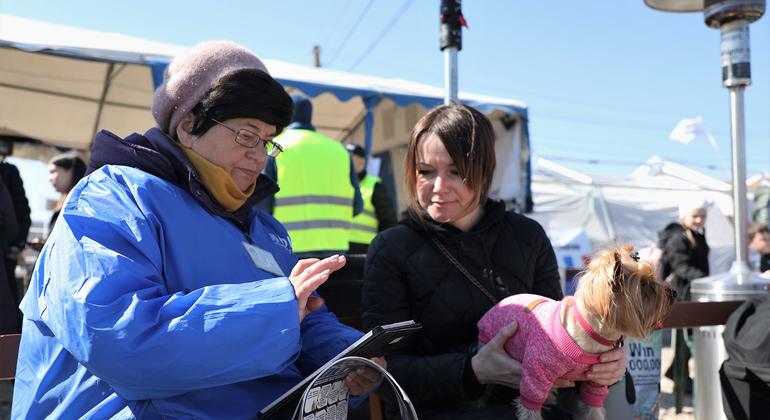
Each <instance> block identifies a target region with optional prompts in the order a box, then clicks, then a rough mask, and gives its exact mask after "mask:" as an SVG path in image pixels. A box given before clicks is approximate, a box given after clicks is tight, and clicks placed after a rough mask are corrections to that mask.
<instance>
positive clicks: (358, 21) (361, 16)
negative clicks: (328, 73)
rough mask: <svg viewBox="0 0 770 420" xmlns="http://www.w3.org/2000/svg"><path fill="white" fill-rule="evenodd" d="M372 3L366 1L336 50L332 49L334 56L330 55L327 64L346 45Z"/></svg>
mask: <svg viewBox="0 0 770 420" xmlns="http://www.w3.org/2000/svg"><path fill="white" fill-rule="evenodd" d="M372 3H374V0H369V3H366V7H364V10H362V11H361V13H360V14H359V15H358V19H356V22H355V23H354V24H353V27H351V28H350V30H349V31H348V34H347V35H345V38H343V39H342V45H340V46H339V48H337V51H334V56H332V58H331V60H329V64H328V65H331V64H332V63H333V62H334V60H336V59H337V56H338V55H339V54H340V51H342V50H343V49H344V48H345V46H346V45H348V41H349V40H350V38H352V37H353V33H354V32H355V31H356V29H357V28H358V25H359V24H360V23H361V21H362V20H364V16H365V15H366V12H368V11H369V8H370V7H372Z"/></svg>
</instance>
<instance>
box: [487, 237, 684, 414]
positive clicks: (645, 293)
mask: <svg viewBox="0 0 770 420" xmlns="http://www.w3.org/2000/svg"><path fill="white" fill-rule="evenodd" d="M632 250H633V247H631V246H630V245H625V246H618V247H614V248H610V249H605V250H602V251H600V252H598V254H597V255H596V256H595V257H594V258H592V260H591V262H590V264H589V265H588V267H587V268H586V269H585V270H584V271H583V273H582V275H581V278H580V282H579V284H578V287H577V291H576V292H575V296H574V297H566V298H564V299H563V300H561V301H554V300H552V299H549V298H546V297H542V296H538V295H531V294H520V295H514V296H510V297H508V298H506V299H504V300H502V301H501V302H500V303H498V304H497V305H495V306H494V307H493V308H492V309H490V310H489V311H488V312H487V313H486V314H485V315H484V316H483V317H482V318H481V320H480V321H479V323H478V327H479V341H480V344H481V345H483V344H485V343H487V342H489V340H491V339H492V338H493V337H494V336H495V335H496V334H497V333H498V332H499V331H500V330H501V329H502V328H503V327H505V326H506V325H508V324H510V323H511V322H512V321H514V320H515V321H518V325H519V330H518V332H517V333H516V335H514V336H513V337H512V338H511V339H510V340H508V341H507V342H506V343H505V351H506V353H508V355H510V356H511V357H512V358H514V359H516V360H520V361H521V365H522V378H521V384H520V386H519V391H520V392H519V395H520V397H519V399H518V400H517V418H518V419H532V420H537V419H541V418H542V417H541V415H540V409H541V407H542V406H543V403H544V402H545V400H546V398H547V397H548V393H549V390H550V389H551V388H552V387H553V386H554V383H555V381H556V380H557V379H558V378H564V379H568V380H577V381H581V380H584V379H585V374H586V372H587V371H588V369H589V368H590V367H591V365H593V364H596V363H599V355H600V354H601V353H603V352H606V351H608V350H612V349H614V348H617V347H620V346H622V343H623V337H635V338H644V337H646V336H648V335H650V334H651V333H652V332H653V330H654V329H655V328H656V327H660V325H661V322H662V320H663V319H664V318H665V317H666V316H667V315H668V313H669V310H670V309H671V305H672V303H673V302H674V298H675V296H676V293H675V292H674V291H673V290H672V289H671V288H670V287H669V286H668V285H667V284H666V283H664V282H661V281H660V280H659V279H657V278H656V276H655V270H654V269H653V267H652V266H651V265H650V264H649V263H647V262H646V261H639V257H638V254H637V253H636V252H631V251H632ZM607 393H608V390H607V387H606V386H602V385H599V384H596V383H593V382H590V381H585V382H581V383H580V399H581V409H582V410H581V416H580V417H582V418H585V419H599V420H601V419H604V414H605V413H604V409H603V408H602V405H603V402H604V398H605V397H606V396H607Z"/></svg>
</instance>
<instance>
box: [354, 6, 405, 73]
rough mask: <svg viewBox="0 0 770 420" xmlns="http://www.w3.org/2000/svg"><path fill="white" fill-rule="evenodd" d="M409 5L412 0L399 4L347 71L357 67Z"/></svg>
mask: <svg viewBox="0 0 770 420" xmlns="http://www.w3.org/2000/svg"><path fill="white" fill-rule="evenodd" d="M411 5H412V0H406V1H405V2H404V4H402V5H401V8H400V9H398V11H396V14H394V15H393V17H392V18H391V19H390V22H388V24H387V25H386V26H385V29H383V31H382V32H380V34H379V35H377V38H375V39H374V41H373V42H372V43H371V44H369V47H368V48H367V49H366V51H364V53H363V54H361V56H360V57H358V60H356V62H355V63H353V65H352V66H350V67H349V68H348V71H352V70H353V69H355V68H356V67H358V65H359V64H360V63H361V61H363V60H364V58H366V56H367V55H369V53H370V52H372V50H373V49H374V47H376V46H377V44H379V43H380V41H382V38H384V37H385V35H386V34H387V33H388V32H390V30H391V28H393V26H394V25H395V24H396V22H398V20H399V19H400V18H401V16H402V15H403V14H404V12H406V10H407V9H409V6H411Z"/></svg>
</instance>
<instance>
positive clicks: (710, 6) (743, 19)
mask: <svg viewBox="0 0 770 420" xmlns="http://www.w3.org/2000/svg"><path fill="white" fill-rule="evenodd" d="M644 2H645V3H646V4H647V5H648V6H649V7H651V8H653V9H658V10H662V11H667V12H701V11H702V12H703V20H704V23H705V24H706V26H708V27H710V28H714V29H719V30H720V31H721V53H722V85H723V86H724V87H726V88H727V89H728V91H729V93H730V137H731V143H732V176H733V216H734V219H733V220H734V225H735V226H734V228H735V229H734V231H735V236H734V239H735V261H734V262H733V265H732V267H731V268H730V271H729V272H727V273H720V274H717V275H714V276H710V277H706V278H703V279H699V280H696V281H693V282H691V286H690V290H691V293H692V298H693V300H697V301H699V302H713V301H728V300H744V299H746V298H747V297H749V296H752V295H767V294H768V291H769V290H770V281H769V280H767V279H763V278H761V277H760V276H759V275H758V274H757V273H752V272H751V270H750V269H749V266H748V257H747V255H748V241H747V238H746V219H747V212H746V152H745V132H744V115H743V91H744V90H745V89H746V87H747V86H748V85H750V84H751V59H750V54H749V53H750V50H749V24H750V23H751V22H754V21H756V20H757V19H759V18H760V17H762V15H763V14H764V13H765V0H644ZM723 331H724V327H723V326H716V327H700V328H697V329H696V330H695V337H694V340H695V366H696V372H697V374H696V377H695V391H696V395H695V417H696V418H697V419H712V418H725V415H724V408H723V407H722V390H721V387H720V385H719V384H720V382H719V372H718V368H719V366H720V365H721V364H722V361H724V359H725V358H726V351H725V347H724V341H723V340H722V333H723Z"/></svg>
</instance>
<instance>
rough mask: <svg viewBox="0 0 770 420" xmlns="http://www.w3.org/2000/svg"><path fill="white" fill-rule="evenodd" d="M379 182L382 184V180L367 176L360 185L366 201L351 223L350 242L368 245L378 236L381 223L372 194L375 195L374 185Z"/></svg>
mask: <svg viewBox="0 0 770 420" xmlns="http://www.w3.org/2000/svg"><path fill="white" fill-rule="evenodd" d="M378 182H380V178H378V177H376V176H371V175H367V176H365V177H364V179H362V180H361V182H360V183H359V184H358V188H359V189H360V190H361V198H362V199H363V200H364V209H363V211H362V212H361V213H359V214H358V215H356V216H355V217H353V221H352V222H351V223H350V242H353V243H356V244H367V245H368V244H369V243H370V242H372V239H374V237H375V236H377V227H378V226H379V222H378V221H377V213H375V209H374V204H372V194H373V193H374V185H375V184H377V183H378Z"/></svg>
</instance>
